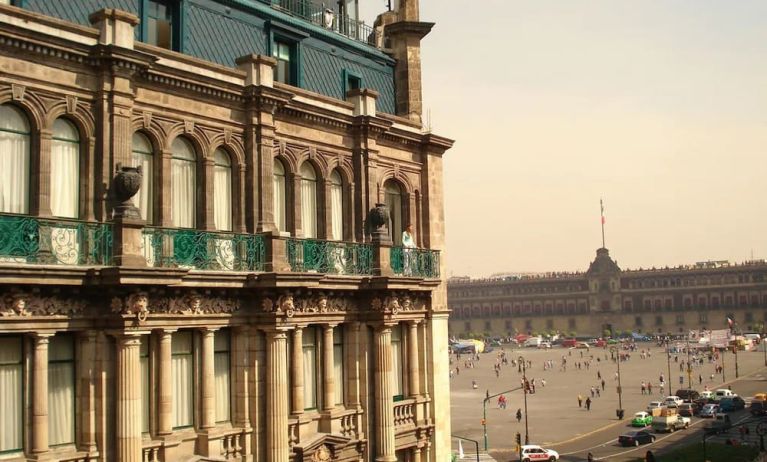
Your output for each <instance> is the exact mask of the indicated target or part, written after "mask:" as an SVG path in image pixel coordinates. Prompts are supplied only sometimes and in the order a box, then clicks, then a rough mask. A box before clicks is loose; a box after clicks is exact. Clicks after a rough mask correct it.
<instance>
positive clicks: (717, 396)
mask: <svg viewBox="0 0 767 462" xmlns="http://www.w3.org/2000/svg"><path fill="white" fill-rule="evenodd" d="M733 395H735V393H733V392H732V390H728V389H727V388H720V389H718V390H716V391H715V392H714V396H713V397H712V398H713V399H714V401H716V402H719V400H721V399H722V398H726V397H728V396H733Z"/></svg>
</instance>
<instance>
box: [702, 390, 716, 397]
mask: <svg viewBox="0 0 767 462" xmlns="http://www.w3.org/2000/svg"><path fill="white" fill-rule="evenodd" d="M700 397H701V398H706V399H711V398H713V397H714V392H713V391H709V390H705V391H702V392H700Z"/></svg>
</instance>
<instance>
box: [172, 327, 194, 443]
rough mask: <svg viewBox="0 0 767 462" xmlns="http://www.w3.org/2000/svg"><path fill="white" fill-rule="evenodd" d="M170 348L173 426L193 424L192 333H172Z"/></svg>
mask: <svg viewBox="0 0 767 462" xmlns="http://www.w3.org/2000/svg"><path fill="white" fill-rule="evenodd" d="M171 348H172V351H173V359H172V375H173V427H174V428H176V427H188V426H191V425H193V424H194V420H193V416H194V401H193V398H194V388H193V387H194V384H193V381H192V373H193V367H194V366H193V364H192V360H193V358H192V333H191V332H176V333H174V334H173V337H172V341H171Z"/></svg>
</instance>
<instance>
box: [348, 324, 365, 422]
mask: <svg viewBox="0 0 767 462" xmlns="http://www.w3.org/2000/svg"><path fill="white" fill-rule="evenodd" d="M346 326H347V327H346V331H345V332H344V334H345V335H344V341H345V344H344V354H345V355H346V361H345V362H346V372H347V374H346V386H345V387H344V390H345V391H346V404H347V407H348V408H349V409H360V408H361V404H360V361H359V358H360V353H361V349H360V345H359V343H360V328H361V326H362V324H361V323H359V322H352V323H348V324H346Z"/></svg>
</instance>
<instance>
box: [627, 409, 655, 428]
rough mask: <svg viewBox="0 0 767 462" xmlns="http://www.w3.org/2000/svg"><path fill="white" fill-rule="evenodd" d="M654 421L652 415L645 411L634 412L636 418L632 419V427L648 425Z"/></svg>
mask: <svg viewBox="0 0 767 462" xmlns="http://www.w3.org/2000/svg"><path fill="white" fill-rule="evenodd" d="M651 423H652V416H651V415H650V414H648V413H646V412H644V411H642V412H637V413H636V414H634V418H633V419H631V426H632V427H646V426H648V425H650V424H651Z"/></svg>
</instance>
